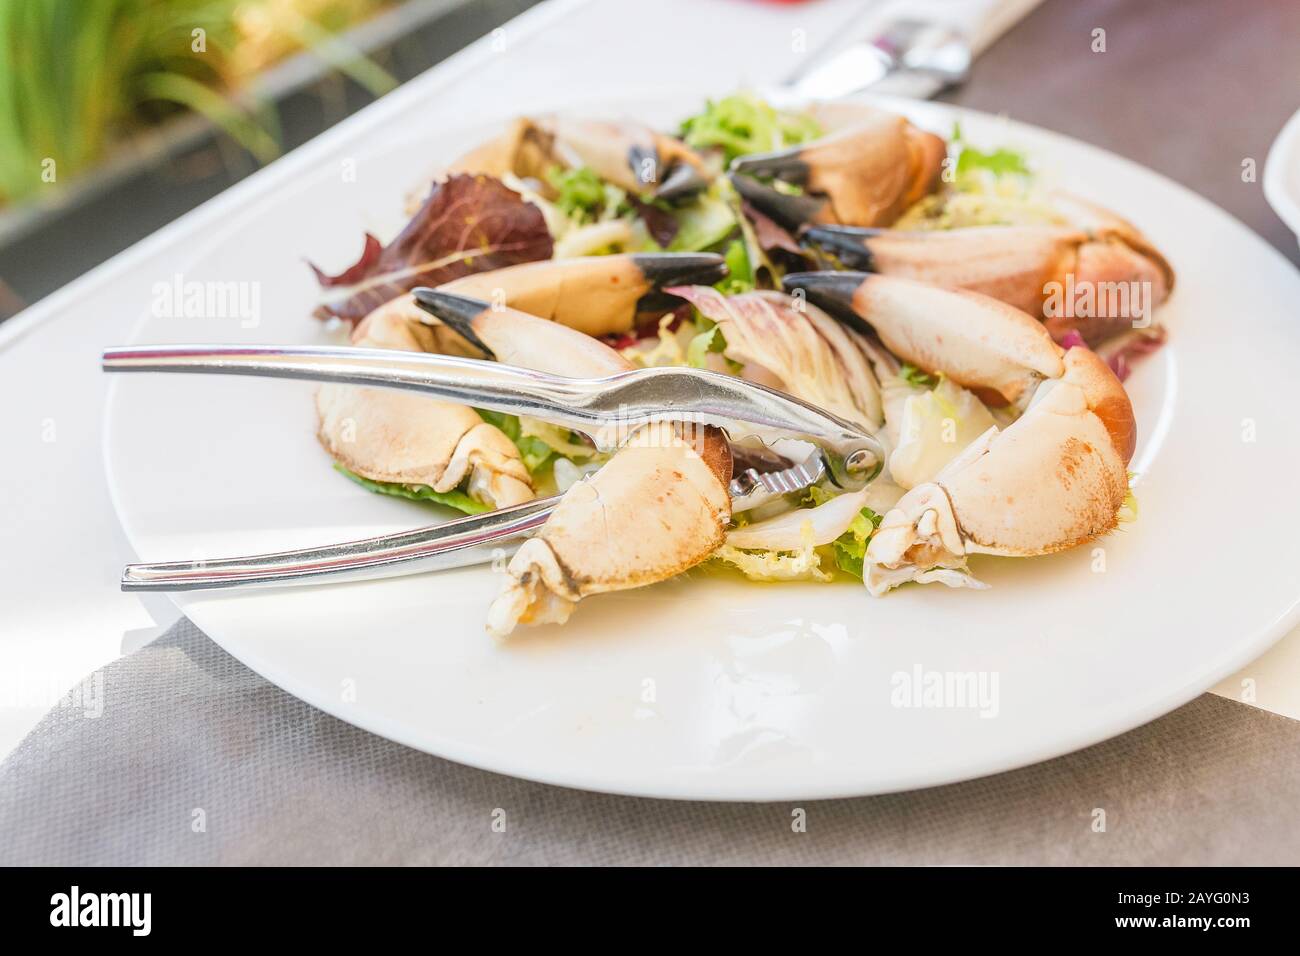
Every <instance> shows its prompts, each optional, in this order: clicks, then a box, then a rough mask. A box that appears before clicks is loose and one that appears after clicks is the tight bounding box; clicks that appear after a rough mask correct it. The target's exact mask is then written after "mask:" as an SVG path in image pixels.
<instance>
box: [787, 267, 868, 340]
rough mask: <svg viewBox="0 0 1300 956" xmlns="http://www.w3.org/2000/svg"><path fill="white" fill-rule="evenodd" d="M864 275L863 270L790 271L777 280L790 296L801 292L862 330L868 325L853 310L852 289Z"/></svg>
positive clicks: (811, 300)
mask: <svg viewBox="0 0 1300 956" xmlns="http://www.w3.org/2000/svg"><path fill="white" fill-rule="evenodd" d="M868 278H869V276H868V274H867V273H865V272H792V273H790V274H789V275H787V276H786V277H785V278H784V279H782V280H781V287H782V288H783V289H784V290H785V291H786V292H787V293H789V294H790V295H794V296H797V295H798V294H799V293H800V292H802V293H803V294H804V298H806V299H807V300H808V301H809V302H811V303H812V304H813V305H815V306H817V307H818V308H819V309H821V310H822V311H824V312H826V313H827V314H829V315H832V316H834V317H835V318H837V319H839V320H840V321H842V322H844V323H845V324H846V325H849V326H851V327H853V328H856V329H859V330H864V331H865V330H869V329H870V325H869V324H868V323H867V321H866V320H865V319H864V318H862V316H860V315H858V313H857V312H855V311H854V309H853V293H855V292H857V291H858V286H860V285H862V283H863V282H864V281H866V279H868Z"/></svg>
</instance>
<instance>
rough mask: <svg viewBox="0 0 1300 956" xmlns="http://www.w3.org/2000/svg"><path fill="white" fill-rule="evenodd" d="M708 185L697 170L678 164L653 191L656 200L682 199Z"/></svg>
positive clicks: (690, 166)
mask: <svg viewBox="0 0 1300 956" xmlns="http://www.w3.org/2000/svg"><path fill="white" fill-rule="evenodd" d="M708 185H709V181H708V180H707V179H705V178H704V177H703V176H702V175H700V172H699V170H697V169H696V168H695V167H694V166H692V165H690V164H689V163H679V164H678V165H677V166H675V167H673V169H672V170H671V171H670V172H669V173H668V175H667V176H665V177H664V179H663V182H661V183H660V184H659V186H658V188H656V189H655V191H654V195H655V198H656V199H682V198H685V197H686V196H693V195H694V194H695V193H698V192H700V191H701V190H702V189H704V188H705V187H707V186H708Z"/></svg>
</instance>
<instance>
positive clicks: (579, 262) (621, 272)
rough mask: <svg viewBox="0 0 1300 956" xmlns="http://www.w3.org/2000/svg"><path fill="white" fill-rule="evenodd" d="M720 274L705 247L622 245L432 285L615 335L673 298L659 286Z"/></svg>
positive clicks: (719, 263) (667, 306)
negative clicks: (653, 249) (630, 248)
mask: <svg viewBox="0 0 1300 956" xmlns="http://www.w3.org/2000/svg"><path fill="white" fill-rule="evenodd" d="M726 274H727V266H726V263H725V262H724V261H723V258H722V256H719V255H716V254H713V253H707V252H660V253H630V254H620V255H612V256H586V257H581V258H576V259H548V260H544V261H542V262H528V263H524V264H523V265H517V266H508V267H507V268H504V269H496V270H494V271H491V272H479V273H476V274H474V275H469V276H465V277H464V278H462V279H457V280H455V281H454V282H449V283H447V284H446V285H444V286H441V287H440V288H441V289H442V290H443V291H445V292H449V293H453V294H456V295H463V296H469V297H470V298H474V299H481V300H483V301H485V302H490V303H493V304H495V305H504V306H509V307H511V308H514V309H518V310H519V311H521V312H527V313H528V314H530V315H535V316H540V317H541V318H544V319H552V320H554V321H556V322H559V323H560V324H561V325H567V326H568V327H569V328H571V329H576V330H578V331H579V332H585V333H586V334H588V335H596V336H600V335H621V334H623V333H626V332H630V331H632V330H633V329H634V328H635V327H636V318H637V315H638V313H642V312H653V311H656V310H657V311H658V312H659V313H663V312H666V311H670V310H671V309H673V308H674V307H676V306H677V305H680V304H681V300H680V299H678V298H676V297H674V296H672V295H668V294H666V293H664V292H663V291H662V290H663V288H664V287H665V286H675V285H688V284H697V283H698V284H701V285H711V284H713V283H715V282H717V281H719V280H720V279H722V278H723V277H724V276H726Z"/></svg>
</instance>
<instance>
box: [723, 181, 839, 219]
mask: <svg viewBox="0 0 1300 956" xmlns="http://www.w3.org/2000/svg"><path fill="white" fill-rule="evenodd" d="M727 178H728V179H730V180H731V184H732V185H733V186H735V187H736V192H738V193H740V195H741V198H743V199H745V200H746V201H747V202H749V204H750V205H752V206H753V207H754V208H755V209H757V210H758V211H759V212H761V213H762V214H763V215H765V216H768V217H770V218H771V219H773V220H775V221H776V222H777V223H778V224H779V225H781V226H784V227H785V228H786V229H789V230H790V231H792V232H794V231H797V230H798V229H799V227H800V226H802V225H803V224H804V223H806V222H811V221H812V219H813V217H815V216H816V215H817V213H819V212H820V211H821V208H822V207H823V206H824V205H826V200H825V199H822V198H821V197H819V196H808V195H803V196H792V195H790V194H789V193H783V192H781V191H780V190H777V189H773V188H772V187H771V186H765V185H763V184H762V183H760V182H759V181H758V180H757V179H754V178H753V177H750V176H745V175H742V174H739V173H734V172H733V173H729V174H728V177H727Z"/></svg>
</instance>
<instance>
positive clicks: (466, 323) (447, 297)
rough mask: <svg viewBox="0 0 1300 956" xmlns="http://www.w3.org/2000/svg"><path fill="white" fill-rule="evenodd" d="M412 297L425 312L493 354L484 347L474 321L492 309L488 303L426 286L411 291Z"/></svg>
mask: <svg viewBox="0 0 1300 956" xmlns="http://www.w3.org/2000/svg"><path fill="white" fill-rule="evenodd" d="M411 295H413V296H414V297H415V302H416V304H417V305H418V306H419V307H420V308H422V309H423V310H424V311H425V312H428V313H429V314H430V315H432V316H433V317H434V318H436V319H438V320H439V321H440V322H442V323H443V324H444V325H447V326H449V327H450V328H452V329H455V330H456V331H457V332H458V333H460V334H461V335H462V336H464V337H465V338H466V339H468V340H469V341H470V342H472V343H473V344H474V345H476V346H477V347H478V348H480V349H482V350H483V351H484V352H486V353H487V354H488V355H491V354H492V350H491V349H490V348H488V347H487V346H486V345H484V344H483V342H482V340H481V339H480V338H479V337H478V335H476V334H475V332H474V320H475V319H477V318H478V317H479V316H480V315H482V314H483V313H484V312H486V311H487V310H488V309H490V308H491V305H489V304H488V303H487V302H484V301H483V300H482V299H475V298H473V297H471V296H468V295H457V294H456V293H455V292H443V291H441V290H439V289H430V288H428V287H426V286H421V287H420V288H418V289H413V290H411Z"/></svg>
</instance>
